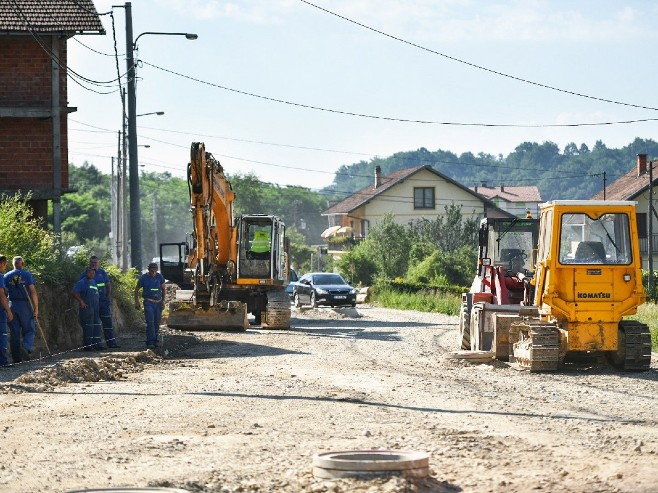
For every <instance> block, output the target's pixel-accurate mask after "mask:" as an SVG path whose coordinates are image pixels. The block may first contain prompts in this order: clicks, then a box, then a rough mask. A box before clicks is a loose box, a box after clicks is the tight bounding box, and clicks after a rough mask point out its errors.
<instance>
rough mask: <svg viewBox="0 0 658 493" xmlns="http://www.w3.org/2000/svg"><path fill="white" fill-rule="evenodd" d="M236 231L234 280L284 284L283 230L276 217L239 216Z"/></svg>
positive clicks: (285, 277)
mask: <svg viewBox="0 0 658 493" xmlns="http://www.w3.org/2000/svg"><path fill="white" fill-rule="evenodd" d="M237 228H238V244H239V250H238V279H263V280H268V281H270V282H271V283H272V284H281V285H283V284H286V282H287V272H286V269H285V266H286V261H285V245H284V239H285V226H284V224H283V223H282V222H281V221H280V220H279V218H277V217H276V216H270V215H265V214H250V215H243V216H241V217H240V218H239V219H238V221H237Z"/></svg>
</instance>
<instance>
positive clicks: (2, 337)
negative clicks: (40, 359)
mask: <svg viewBox="0 0 658 493" xmlns="http://www.w3.org/2000/svg"><path fill="white" fill-rule="evenodd" d="M6 268H7V257H5V256H4V255H0V367H3V366H10V365H9V360H8V359H7V348H8V347H9V336H8V330H9V325H8V324H7V322H8V321H9V322H11V321H12V319H13V318H14V314H13V313H12V311H11V308H10V307H9V300H8V299H7V294H6V293H5V276H4V274H5V269H6Z"/></svg>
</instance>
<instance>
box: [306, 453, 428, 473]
mask: <svg viewBox="0 0 658 493" xmlns="http://www.w3.org/2000/svg"><path fill="white" fill-rule="evenodd" d="M386 474H401V475H404V476H409V477H415V478H425V477H427V476H428V475H429V454H427V453H426V452H417V451H412V450H379V449H376V450H348V451H340V452H324V453H319V454H315V455H314V456H313V475H314V476H315V477H317V478H325V479H332V478H349V477H359V476H366V477H367V476H379V475H386Z"/></svg>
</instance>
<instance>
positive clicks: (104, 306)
mask: <svg viewBox="0 0 658 493" xmlns="http://www.w3.org/2000/svg"><path fill="white" fill-rule="evenodd" d="M89 267H93V268H94V269H96V276H95V277H94V281H96V287H97V288H98V312H99V314H100V318H101V323H102V324H103V336H104V337H105V343H106V344H107V347H109V348H118V347H120V346H119V342H118V340H117V338H116V337H115V336H114V330H113V329H112V283H111V280H110V276H109V275H108V274H107V272H106V271H105V269H103V268H102V267H100V260H99V258H98V257H97V256H96V255H92V256H91V257H90V258H89ZM83 277H85V273H84V272H83V273H82V275H81V276H80V279H82V278H83Z"/></svg>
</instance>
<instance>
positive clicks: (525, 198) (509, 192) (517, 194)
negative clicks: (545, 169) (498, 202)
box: [471, 185, 541, 202]
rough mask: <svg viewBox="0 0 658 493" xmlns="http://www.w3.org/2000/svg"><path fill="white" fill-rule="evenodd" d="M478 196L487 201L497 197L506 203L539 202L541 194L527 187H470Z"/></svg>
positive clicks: (537, 189)
mask: <svg viewBox="0 0 658 493" xmlns="http://www.w3.org/2000/svg"><path fill="white" fill-rule="evenodd" d="M471 190H475V191H476V192H477V193H479V194H480V195H484V196H485V197H487V198H488V199H493V198H495V197H499V198H501V199H502V200H505V201H507V202H541V194H540V193H539V188H537V187H536V186H534V185H533V186H529V187H508V186H505V185H503V186H502V187H474V188H473V187H472V188H471Z"/></svg>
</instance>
